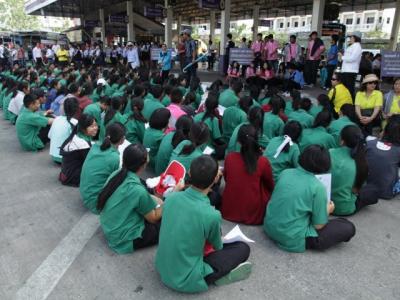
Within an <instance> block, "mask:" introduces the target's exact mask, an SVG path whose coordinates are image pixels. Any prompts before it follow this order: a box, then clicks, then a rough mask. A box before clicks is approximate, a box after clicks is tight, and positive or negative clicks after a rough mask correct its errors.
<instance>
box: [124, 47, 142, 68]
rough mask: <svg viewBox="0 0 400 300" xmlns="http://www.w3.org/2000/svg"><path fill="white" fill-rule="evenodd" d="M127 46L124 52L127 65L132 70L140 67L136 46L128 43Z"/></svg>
mask: <svg viewBox="0 0 400 300" xmlns="http://www.w3.org/2000/svg"><path fill="white" fill-rule="evenodd" d="M127 46H128V50H127V51H126V59H127V61H128V65H129V66H130V67H131V68H132V69H133V70H134V69H136V68H138V67H139V66H140V60H139V53H138V48H137V46H136V45H133V43H132V42H129V43H128V44H127Z"/></svg>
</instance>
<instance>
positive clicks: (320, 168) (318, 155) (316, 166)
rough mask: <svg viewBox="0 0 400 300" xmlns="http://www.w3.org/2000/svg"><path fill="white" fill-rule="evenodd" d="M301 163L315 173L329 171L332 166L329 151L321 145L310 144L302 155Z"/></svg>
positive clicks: (305, 168)
mask: <svg viewBox="0 0 400 300" xmlns="http://www.w3.org/2000/svg"><path fill="white" fill-rule="evenodd" d="M299 165H300V166H301V167H302V168H303V169H304V170H306V171H308V172H311V173H314V174H324V173H328V171H329V169H330V168H331V158H330V156H329V151H328V150H327V149H326V148H324V147H322V146H320V145H310V146H308V147H307V148H306V149H305V150H304V151H303V153H302V154H301V155H300V157H299Z"/></svg>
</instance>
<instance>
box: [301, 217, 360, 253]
mask: <svg viewBox="0 0 400 300" xmlns="http://www.w3.org/2000/svg"><path fill="white" fill-rule="evenodd" d="M317 232H318V237H308V238H306V248H307V249H314V250H326V249H328V248H330V247H332V246H335V245H337V244H339V243H342V242H348V241H350V240H351V238H352V237H353V236H354V235H355V234H356V227H355V226H354V224H353V223H351V222H350V221H349V220H347V219H345V218H337V219H333V220H330V221H329V222H328V223H327V224H326V225H325V226H324V227H323V228H322V229H320V230H317Z"/></svg>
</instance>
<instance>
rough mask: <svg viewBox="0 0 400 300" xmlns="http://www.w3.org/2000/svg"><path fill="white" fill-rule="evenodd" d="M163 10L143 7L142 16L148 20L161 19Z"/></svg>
mask: <svg viewBox="0 0 400 300" xmlns="http://www.w3.org/2000/svg"><path fill="white" fill-rule="evenodd" d="M163 15H164V14H163V9H162V8H161V7H149V6H145V7H144V16H145V17H149V18H162V17H163Z"/></svg>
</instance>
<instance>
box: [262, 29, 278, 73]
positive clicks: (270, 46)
mask: <svg viewBox="0 0 400 300" xmlns="http://www.w3.org/2000/svg"><path fill="white" fill-rule="evenodd" d="M278 48H279V43H278V41H276V40H274V36H273V35H272V34H270V35H269V36H268V42H267V43H266V45H265V48H264V49H265V52H266V58H267V63H268V67H270V68H272V70H274V74H276V72H277V71H278Z"/></svg>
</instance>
